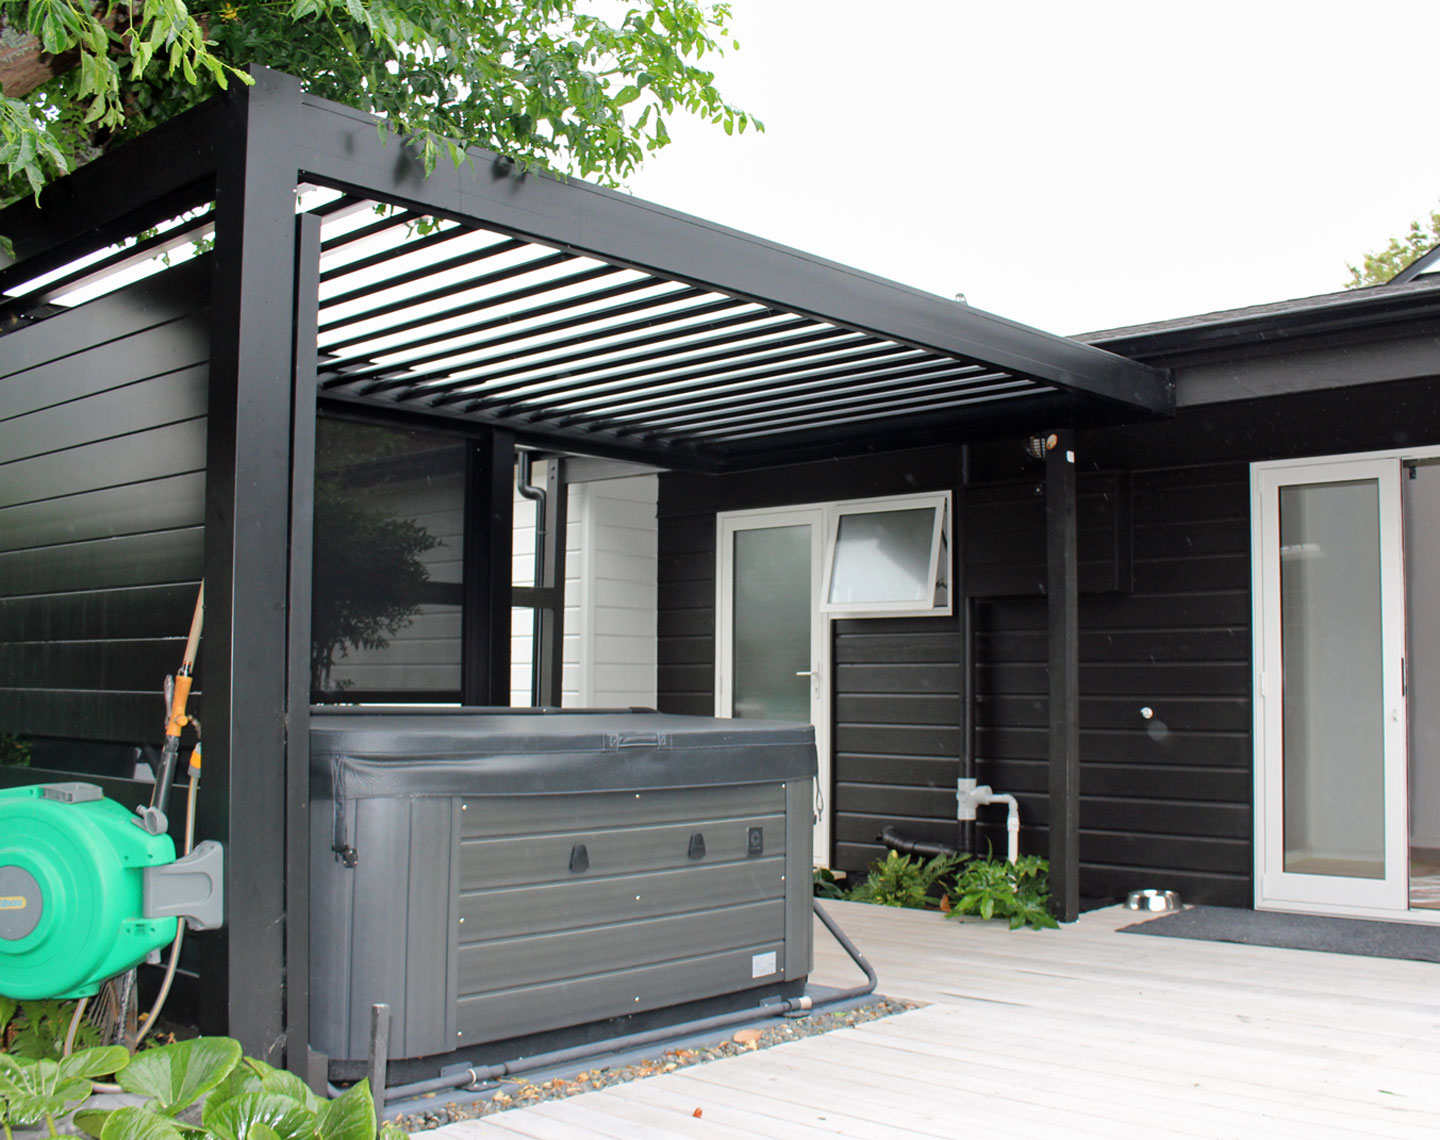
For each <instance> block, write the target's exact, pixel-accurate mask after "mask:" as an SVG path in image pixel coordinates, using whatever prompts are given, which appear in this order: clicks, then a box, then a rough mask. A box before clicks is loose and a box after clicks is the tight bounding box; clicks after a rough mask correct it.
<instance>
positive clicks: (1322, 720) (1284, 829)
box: [1255, 459, 1407, 914]
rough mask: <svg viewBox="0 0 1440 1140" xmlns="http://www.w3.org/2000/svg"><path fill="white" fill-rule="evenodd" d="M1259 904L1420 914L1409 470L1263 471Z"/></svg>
mask: <svg viewBox="0 0 1440 1140" xmlns="http://www.w3.org/2000/svg"><path fill="white" fill-rule="evenodd" d="M1255 493H1256V503H1255V522H1256V542H1255V560H1256V576H1257V581H1256V592H1257V602H1258V604H1257V609H1256V618H1257V623H1256V624H1257V629H1256V633H1257V640H1256V658H1257V660H1256V669H1257V674H1258V676H1257V681H1258V684H1257V692H1258V696H1259V699H1258V701H1257V726H1256V727H1257V740H1256V743H1257V765H1256V810H1257V816H1258V820H1257V822H1258V826H1257V844H1256V863H1257V866H1256V872H1257V873H1256V887H1257V890H1256V901H1257V905H1259V906H1261V907H1273V908H1276V909H1292V910H1313V911H1333V912H1334V913H1354V914H1362V913H1377V914H1378V913H1380V912H1381V911H1386V910H1396V909H1404V907H1405V905H1406V899H1405V895H1406V891H1405V879H1406V875H1407V867H1406V862H1407V860H1406V828H1405V804H1406V779H1405V754H1406V753H1405V747H1406V740H1405V736H1406V732H1405V710H1404V704H1405V697H1404V693H1403V691H1402V676H1403V670H1404V655H1405V626H1404V620H1405V612H1404V611H1405V605H1404V588H1403V580H1402V573H1401V562H1402V558H1401V553H1402V546H1401V543H1402V535H1401V529H1400V493H1399V462H1398V460H1371V459H1357V460H1350V461H1334V462H1325V463H1307V464H1276V465H1274V466H1271V467H1260V468H1257V471H1256V478H1255Z"/></svg>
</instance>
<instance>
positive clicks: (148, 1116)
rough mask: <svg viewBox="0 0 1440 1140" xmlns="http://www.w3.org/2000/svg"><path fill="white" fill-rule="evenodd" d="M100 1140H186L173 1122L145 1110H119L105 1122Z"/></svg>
mask: <svg viewBox="0 0 1440 1140" xmlns="http://www.w3.org/2000/svg"><path fill="white" fill-rule="evenodd" d="M100 1140H185V1134H184V1133H183V1132H181V1131H180V1129H179V1128H177V1127H176V1126H175V1122H174V1121H173V1120H168V1119H166V1118H165V1117H163V1116H157V1115H156V1114H155V1113H153V1112H149V1111H147V1110H145V1109H143V1108H133V1107H131V1108H117V1109H116V1110H115V1111H114V1112H112V1113H111V1114H110V1115H109V1116H108V1117H107V1118H106V1120H105V1127H104V1128H102V1129H101V1130H100Z"/></svg>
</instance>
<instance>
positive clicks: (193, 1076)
mask: <svg viewBox="0 0 1440 1140" xmlns="http://www.w3.org/2000/svg"><path fill="white" fill-rule="evenodd" d="M240 1057H241V1050H240V1043H239V1042H238V1041H235V1040H233V1039H232V1038H229V1037H196V1038H194V1039H193V1040H190V1041H176V1042H175V1043H174V1044H173V1045H162V1046H161V1047H160V1048H159V1049H151V1050H149V1051H148V1052H145V1053H140V1054H138V1055H137V1056H136V1057H135V1058H134V1059H133V1060H131V1062H130V1063H129V1064H128V1065H126V1066H125V1068H123V1069H121V1070H120V1072H119V1073H117V1074H116V1077H115V1079H116V1081H117V1082H118V1083H119V1085H120V1087H121V1088H123V1089H124V1090H125V1091H126V1092H130V1093H135V1094H137V1095H138V1096H148V1097H151V1098H152V1100H153V1107H154V1108H155V1109H156V1110H157V1111H159V1112H162V1113H164V1114H165V1115H166V1116H174V1115H175V1114H176V1113H177V1112H181V1111H183V1110H184V1109H186V1108H188V1107H189V1106H190V1105H192V1104H194V1103H195V1102H196V1101H197V1100H199V1099H200V1098H201V1097H202V1096H204V1095H205V1094H206V1093H208V1092H209V1091H210V1090H211V1089H213V1088H215V1087H216V1086H217V1085H219V1084H220V1082H221V1081H223V1080H224V1079H225V1078H226V1077H227V1076H229V1075H230V1071H231V1070H232V1069H234V1068H235V1066H236V1065H237V1064H239V1063H240Z"/></svg>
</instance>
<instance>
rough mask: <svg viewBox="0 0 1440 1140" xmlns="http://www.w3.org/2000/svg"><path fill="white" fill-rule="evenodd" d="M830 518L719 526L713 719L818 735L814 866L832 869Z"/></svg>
mask: <svg viewBox="0 0 1440 1140" xmlns="http://www.w3.org/2000/svg"><path fill="white" fill-rule="evenodd" d="M824 540H825V515H824V512H823V511H822V510H820V509H818V508H813V507H796V508H788V509H780V510H767V511H737V512H735V513H732V514H724V515H721V516H720V519H719V532H718V534H717V536H716V541H717V549H718V551H719V557H718V560H717V567H716V570H717V574H718V579H719V580H718V583H717V590H716V616H717V621H716V631H715V633H716V645H715V715H716V716H725V717H730V716H733V717H747V718H749V717H756V718H767V719H770V720H788V721H798V722H800V723H802V724H812V725H814V726H815V751H816V756H817V759H818V761H819V772H818V774H817V777H816V783H815V786H816V793H817V794H816V822H815V835H814V855H815V862H816V863H817V864H820V865H822V866H828V865H829V862H830V842H831V830H830V813H829V811H828V810H826V801H827V800H828V797H829V792H830V771H831V765H830V681H829V676H828V674H829V669H830V661H829V653H830V639H829V624H828V622H827V620H826V618H825V616H824V615H823V614H822V613H821V612H820V606H819V601H820V579H821V573H822V558H823V554H824Z"/></svg>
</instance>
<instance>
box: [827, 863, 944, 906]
mask: <svg viewBox="0 0 1440 1140" xmlns="http://www.w3.org/2000/svg"><path fill="white" fill-rule="evenodd" d="M958 863H959V859H958V858H957V857H956V856H954V855H936V856H935V857H934V858H932V859H928V860H924V861H921V860H920V859H918V858H915V857H912V856H910V855H901V854H900V853H899V852H898V851H891V852H889V853H888V854H887V855H886V856H885V858H883V859H877V860H875V862H873V863H871V864H870V872H869V874H868V875H866V877H865V881H864V882H863V883H861V884H860V885H859V886H858V887H856V888H855V889H854V890H853V891H851V892H850V894H849V895H848V896H847V897H848V898H850V899H851V900H852V901H854V902H867V903H875V904H876V905H878V906H899V907H909V908H911V909H915V910H923V909H925V908H928V907H933V906H935V905H936V904H937V900H936V899H934V898H932V897H931V895H930V891H931V888H932V887H934V886H935V884H936V883H938V882H940V880H941V879H943V878H945V876H946V875H948V874H950V873H951V872H952V871H953V870H955V867H956V865H957V864H958Z"/></svg>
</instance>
